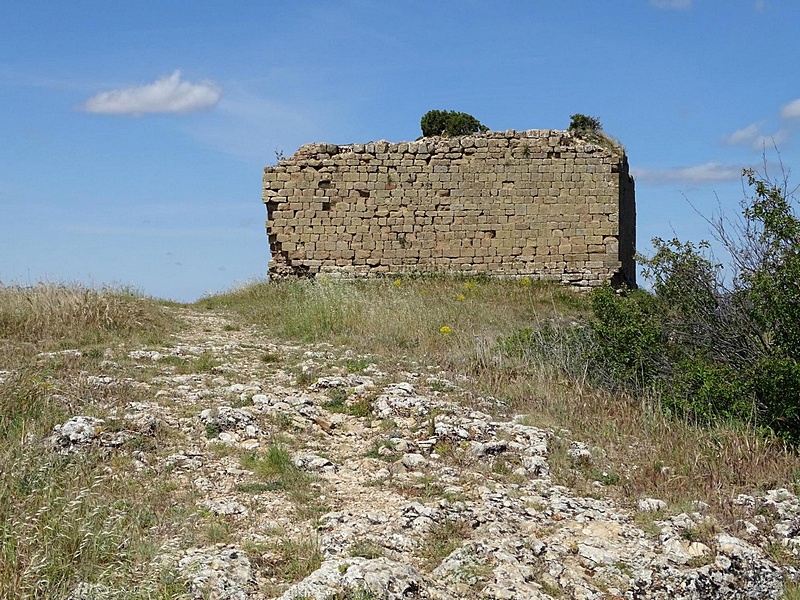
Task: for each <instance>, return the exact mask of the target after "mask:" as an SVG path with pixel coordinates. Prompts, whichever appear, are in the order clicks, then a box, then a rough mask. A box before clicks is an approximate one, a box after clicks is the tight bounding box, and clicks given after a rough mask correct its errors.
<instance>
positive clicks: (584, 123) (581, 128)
mask: <svg viewBox="0 0 800 600" xmlns="http://www.w3.org/2000/svg"><path fill="white" fill-rule="evenodd" d="M602 130H603V126H602V125H601V124H600V120H599V119H596V118H595V117H589V116H586V115H582V114H581V113H576V114H574V115H571V116H570V123H569V131H576V132H579V133H580V132H589V133H598V132H600V131H602Z"/></svg>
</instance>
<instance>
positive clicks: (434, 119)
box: [420, 110, 489, 137]
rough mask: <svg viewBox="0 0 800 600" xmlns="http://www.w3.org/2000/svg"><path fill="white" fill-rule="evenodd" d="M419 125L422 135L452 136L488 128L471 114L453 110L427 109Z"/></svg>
mask: <svg viewBox="0 0 800 600" xmlns="http://www.w3.org/2000/svg"><path fill="white" fill-rule="evenodd" d="M420 126H421V127H422V135H423V136H424V137H431V136H434V135H444V136H449V137H454V136H458V135H469V134H470V133H478V132H481V131H488V130H489V128H488V127H486V126H485V125H482V124H481V122H480V121H478V119H476V118H475V117H473V116H472V115H468V114H467V113H462V112H456V111H454V110H450V111H447V110H429V111H428V112H426V113H425V114H424V115H423V116H422V119H421V121H420Z"/></svg>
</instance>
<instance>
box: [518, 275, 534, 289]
mask: <svg viewBox="0 0 800 600" xmlns="http://www.w3.org/2000/svg"><path fill="white" fill-rule="evenodd" d="M531 283H532V282H531V279H530V277H523V278H522V279H520V280H519V284H520V285H521V286H522V287H528V286H529V285H531Z"/></svg>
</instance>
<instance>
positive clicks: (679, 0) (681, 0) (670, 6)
mask: <svg viewBox="0 0 800 600" xmlns="http://www.w3.org/2000/svg"><path fill="white" fill-rule="evenodd" d="M650 5H651V6H655V7H656V8H663V9H666V10H685V9H687V8H692V0H650Z"/></svg>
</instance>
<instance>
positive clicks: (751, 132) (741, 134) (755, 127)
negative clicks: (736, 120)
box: [722, 123, 761, 146]
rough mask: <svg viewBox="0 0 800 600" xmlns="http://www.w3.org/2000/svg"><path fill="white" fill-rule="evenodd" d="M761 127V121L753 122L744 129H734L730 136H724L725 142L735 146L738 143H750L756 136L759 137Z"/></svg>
mask: <svg viewBox="0 0 800 600" xmlns="http://www.w3.org/2000/svg"><path fill="white" fill-rule="evenodd" d="M760 129H761V124H760V123H753V124H752V125H748V126H747V127H744V128H743V129H738V130H736V131H734V132H733V133H732V134H730V135H729V136H727V137H725V138H723V140H722V141H723V142H724V143H725V144H727V145H728V146H735V145H737V144H749V143H750V142H752V141H753V140H754V139H756V137H758V134H759V130H760Z"/></svg>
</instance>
